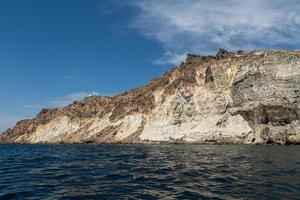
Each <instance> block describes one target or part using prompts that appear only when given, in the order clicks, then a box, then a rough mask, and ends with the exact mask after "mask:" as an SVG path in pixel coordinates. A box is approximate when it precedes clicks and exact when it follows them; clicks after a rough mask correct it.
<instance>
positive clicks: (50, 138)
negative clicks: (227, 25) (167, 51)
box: [0, 49, 300, 144]
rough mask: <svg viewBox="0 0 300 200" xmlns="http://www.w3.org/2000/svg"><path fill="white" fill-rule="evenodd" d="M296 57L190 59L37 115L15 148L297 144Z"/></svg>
mask: <svg viewBox="0 0 300 200" xmlns="http://www.w3.org/2000/svg"><path fill="white" fill-rule="evenodd" d="M299 116H300V51H252V52H242V51H238V52H228V51H226V50H223V49H221V50H220V51H219V52H218V53H217V54H216V56H200V55H193V54H188V55H187V59H186V62H184V63H181V64H180V65H179V66H177V67H175V68H173V69H172V70H170V71H169V72H167V73H165V74H164V76H163V77H160V78H155V79H153V80H152V81H150V83H149V84H147V85H145V86H142V87H139V88H135V89H132V90H130V91H128V92H124V93H122V94H119V95H116V96H114V97H105V96H91V97H86V98H85V99H84V100H82V101H75V102H73V103H72V104H70V105H68V106H66V107H64V108H54V109H43V110H42V111H41V112H40V113H39V114H38V115H37V116H36V117H35V118H33V119H28V120H22V121H19V122H18V123H17V124H16V126H15V127H14V128H12V129H8V130H7V131H5V132H4V133H3V134H1V135H0V143H18V144H23V143H24V144H26V143H30V144H40V143H45V144H102V143H107V144H113V143H123V144H141V143H142V144H157V143H159V144H160V143H163V144H299V143H300V121H299Z"/></svg>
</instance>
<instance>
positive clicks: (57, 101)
mask: <svg viewBox="0 0 300 200" xmlns="http://www.w3.org/2000/svg"><path fill="white" fill-rule="evenodd" d="M92 95H100V94H99V93H98V92H90V93H87V92H76V93H72V94H69V95H67V96H65V97H59V98H53V99H51V100H50V101H49V106H50V107H63V106H66V105H68V104H70V103H72V102H73V101H80V100H82V99H83V98H85V97H87V96H92Z"/></svg>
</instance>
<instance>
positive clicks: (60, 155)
mask: <svg viewBox="0 0 300 200" xmlns="http://www.w3.org/2000/svg"><path fill="white" fill-rule="evenodd" d="M0 199H272V200H273V199H300V146H251V145H169V144H167V145H125V144H113V145H0Z"/></svg>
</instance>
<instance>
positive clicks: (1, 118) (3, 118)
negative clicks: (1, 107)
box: [0, 114, 20, 133]
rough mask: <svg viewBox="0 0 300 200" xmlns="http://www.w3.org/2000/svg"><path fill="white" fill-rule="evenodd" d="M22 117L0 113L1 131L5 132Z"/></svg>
mask: <svg viewBox="0 0 300 200" xmlns="http://www.w3.org/2000/svg"><path fill="white" fill-rule="evenodd" d="M19 120H20V118H19V117H16V116H9V115H4V114H0V133H2V132H4V131H5V130H6V129H8V128H11V127H13V126H14V125H15V124H16V122H17V121H19Z"/></svg>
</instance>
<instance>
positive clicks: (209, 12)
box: [129, 0, 300, 64]
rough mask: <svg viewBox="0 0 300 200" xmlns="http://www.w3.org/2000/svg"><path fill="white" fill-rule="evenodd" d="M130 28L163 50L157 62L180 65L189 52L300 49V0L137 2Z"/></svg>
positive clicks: (170, 0) (135, 1) (145, 0)
mask: <svg viewBox="0 0 300 200" xmlns="http://www.w3.org/2000/svg"><path fill="white" fill-rule="evenodd" d="M129 4H130V5H131V6H133V7H135V8H136V10H137V15H136V16H135V18H134V20H133V21H132V23H131V24H130V27H132V28H134V29H136V30H138V31H139V33H140V34H142V35H144V36H146V37H149V38H151V39H155V40H157V41H159V42H161V44H162V45H163V48H164V49H165V54H164V55H162V57H161V58H159V59H158V60H157V61H156V63H174V64H177V63H178V62H180V60H182V59H183V58H184V57H183V56H182V54H184V53H185V52H196V53H203V54H210V53H214V52H215V51H217V49H218V48H226V49H229V50H238V49H242V50H250V49H277V48H285V49H286V48H289V49H297V48H299V46H300V12H299V10H300V2H299V0H243V1H240V0H222V1H220V0H210V1H207V0H185V1H181V0H164V1H160V0H151V1H148V0H133V1H129Z"/></svg>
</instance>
